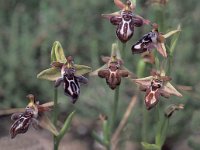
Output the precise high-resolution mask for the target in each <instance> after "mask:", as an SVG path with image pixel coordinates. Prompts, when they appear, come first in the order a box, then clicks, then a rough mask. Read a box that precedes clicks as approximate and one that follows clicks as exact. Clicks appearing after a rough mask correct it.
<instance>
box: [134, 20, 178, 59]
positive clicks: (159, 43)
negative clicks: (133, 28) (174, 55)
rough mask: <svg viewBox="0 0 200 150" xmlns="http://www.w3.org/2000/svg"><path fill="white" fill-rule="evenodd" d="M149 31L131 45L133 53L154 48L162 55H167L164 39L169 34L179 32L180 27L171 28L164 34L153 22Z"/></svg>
mask: <svg viewBox="0 0 200 150" xmlns="http://www.w3.org/2000/svg"><path fill="white" fill-rule="evenodd" d="M152 26H153V29H152V31H151V32H149V33H147V34H145V35H144V36H143V37H142V38H141V39H140V40H139V41H138V42H137V43H135V44H134V45H133V46H132V52H133V54H139V53H144V52H146V51H148V52H151V51H152V50H153V49H154V48H156V49H157V51H158V52H159V53H160V54H161V55H162V56H163V57H165V58H166V57H167V51H166V48H165V44H164V43H165V39H166V38H168V37H170V36H171V35H173V34H175V33H177V32H180V27H178V29H177V30H173V31H171V32H169V33H167V34H165V35H163V34H162V33H160V32H159V31H158V25H157V24H153V25H152Z"/></svg>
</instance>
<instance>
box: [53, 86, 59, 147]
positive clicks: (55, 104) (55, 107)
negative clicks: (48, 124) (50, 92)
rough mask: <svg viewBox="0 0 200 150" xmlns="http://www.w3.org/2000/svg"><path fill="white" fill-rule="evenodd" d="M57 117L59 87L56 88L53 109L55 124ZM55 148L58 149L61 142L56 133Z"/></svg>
mask: <svg viewBox="0 0 200 150" xmlns="http://www.w3.org/2000/svg"><path fill="white" fill-rule="evenodd" d="M57 119H58V90H57V88H55V89H54V111H53V124H54V126H55V127H56V126H57ZM53 140H54V150H58V146H59V142H58V140H57V136H55V135H54V138H53Z"/></svg>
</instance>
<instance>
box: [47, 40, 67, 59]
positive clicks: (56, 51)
mask: <svg viewBox="0 0 200 150" xmlns="http://www.w3.org/2000/svg"><path fill="white" fill-rule="evenodd" d="M54 61H58V62H61V63H66V61H67V59H66V57H65V54H64V51H63V48H62V45H61V44H60V42H58V41H55V42H54V43H53V47H52V50H51V62H54Z"/></svg>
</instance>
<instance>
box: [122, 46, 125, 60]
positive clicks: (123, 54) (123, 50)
mask: <svg viewBox="0 0 200 150" xmlns="http://www.w3.org/2000/svg"><path fill="white" fill-rule="evenodd" d="M122 58H123V59H124V60H126V43H123V44H122Z"/></svg>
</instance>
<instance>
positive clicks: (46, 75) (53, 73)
mask: <svg viewBox="0 0 200 150" xmlns="http://www.w3.org/2000/svg"><path fill="white" fill-rule="evenodd" d="M59 77H61V73H60V70H59V69H58V68H49V69H46V70H43V71H42V72H40V73H39V74H38V75H37V78H39V79H45V80H50V81H55V80H57V79H58V78H59Z"/></svg>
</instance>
